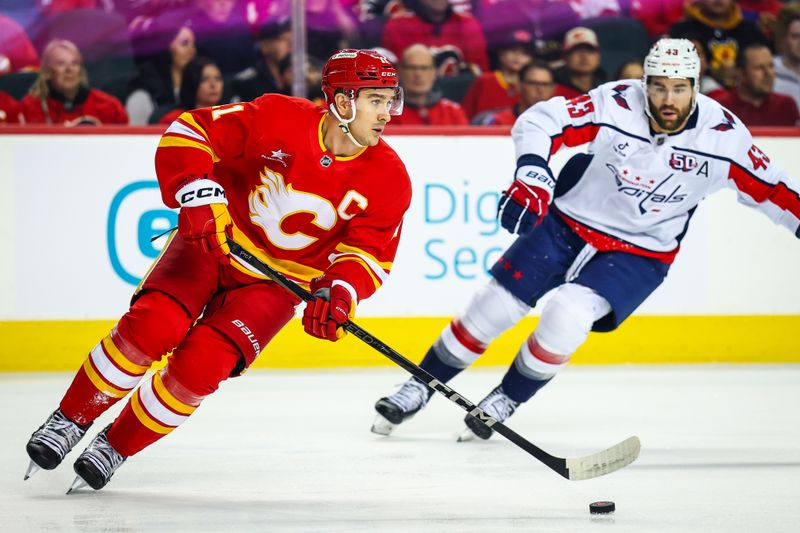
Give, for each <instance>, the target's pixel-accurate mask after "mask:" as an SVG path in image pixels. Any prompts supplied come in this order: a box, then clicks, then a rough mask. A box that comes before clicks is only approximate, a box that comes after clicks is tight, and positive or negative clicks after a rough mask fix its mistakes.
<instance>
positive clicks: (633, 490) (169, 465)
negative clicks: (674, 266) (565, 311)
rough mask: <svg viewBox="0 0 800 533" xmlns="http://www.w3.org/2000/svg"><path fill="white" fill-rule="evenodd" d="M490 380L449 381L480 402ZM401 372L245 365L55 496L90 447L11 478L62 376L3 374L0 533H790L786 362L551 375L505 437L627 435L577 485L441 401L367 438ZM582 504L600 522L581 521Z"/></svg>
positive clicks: (795, 444) (795, 509)
mask: <svg viewBox="0 0 800 533" xmlns="http://www.w3.org/2000/svg"><path fill="white" fill-rule="evenodd" d="M503 371H504V369H499V368H498V369H471V370H469V371H467V372H465V373H463V374H462V375H460V376H458V377H457V378H456V379H455V380H453V381H452V382H451V385H452V386H453V387H454V388H455V389H456V390H457V391H458V392H459V393H461V394H463V395H464V396H466V397H467V398H469V399H470V400H472V401H474V402H477V401H479V400H480V399H481V398H482V397H483V396H484V395H485V394H486V393H488V392H489V391H490V390H491V389H492V388H493V387H494V386H495V385H496V384H497V383H498V382H499V380H500V378H501V376H502V374H503ZM405 378H406V375H405V373H404V372H403V371H402V370H400V369H389V368H386V369H376V370H350V371H348V370H337V371H311V372H289V371H253V372H250V373H248V374H246V375H245V376H243V377H241V378H237V379H235V380H231V381H229V382H227V383H224V384H223V386H222V387H221V389H220V391H218V392H217V393H216V394H215V395H214V396H212V397H211V398H209V399H207V400H206V402H205V403H204V404H203V406H202V407H201V408H200V409H198V411H197V412H196V413H195V414H194V415H193V416H192V418H191V419H190V420H189V421H188V422H187V423H186V424H184V425H183V426H182V427H181V428H179V429H178V430H177V431H175V432H174V433H172V434H171V435H169V436H167V437H166V438H164V439H163V440H162V441H160V442H158V443H156V444H155V445H153V446H152V447H150V448H149V449H146V450H145V451H143V452H142V453H140V454H139V455H137V456H135V457H133V458H131V459H129V460H128V461H127V462H126V463H125V464H124V465H123V466H122V467H121V468H120V470H119V471H118V472H117V474H116V475H115V476H114V479H113V480H112V481H111V483H110V484H109V485H108V486H107V487H106V488H105V489H103V490H102V491H99V492H93V491H88V492H82V493H79V494H76V495H69V496H66V495H65V494H64V492H65V491H66V490H67V488H68V487H69V485H70V483H71V482H72V479H73V478H74V474H73V472H72V468H71V466H72V462H73V461H74V460H75V458H76V457H77V454H78V453H79V452H80V450H82V449H83V447H84V446H85V445H86V443H88V440H89V439H88V438H87V439H85V442H81V443H79V444H78V446H77V447H76V450H75V451H73V452H72V453H71V454H70V455H69V456H67V459H66V460H65V462H64V464H62V465H61V466H60V467H59V468H58V469H57V470H55V471H51V472H48V471H40V472H38V473H37V474H36V475H35V476H34V477H33V478H31V479H30V480H28V481H25V482H23V481H22V477H23V474H24V473H25V469H26V467H27V464H28V459H27V456H26V454H25V442H26V441H27V439H28V437H29V436H30V433H31V432H32V431H33V430H34V429H36V428H37V427H38V426H39V425H40V424H41V423H42V422H43V421H44V419H45V418H46V417H47V415H48V414H50V412H51V411H52V410H53V409H54V408H55V406H56V405H57V403H58V401H59V400H60V398H61V396H62V394H63V392H64V390H65V389H66V387H67V386H68V385H69V383H70V381H71V379H72V376H71V375H67V374H38V375H31V374H24V375H23V374H17V375H14V374H6V375H2V376H0V413H2V418H0V420H2V423H3V435H4V439H3V440H2V444H0V472H2V478H0V479H1V480H2V481H0V531H4V532H17V531H19V532H23V531H24V532H28V531H103V532H105V531H108V532H138V531H174V532H199V531H291V532H306V531H308V532H318V531H320V532H322V531H324V532H328V531H330V532H360V531H365V532H367V531H381V532H401V531H403V532H406V531H425V532H427V531H437V532H478V531H490V532H506V531H528V532H531V531H532V532H539V531H542V532H581V531H598V532H614V533H619V532H637V533H640V532H647V533H651V532H661V531H670V532H672V531H674V532H695V531H696V532H703V533H706V532H725V533H731V532H753V531H757V532H764V533H766V532H770V533H775V532H796V531H800V411H798V406H800V366H744V365H742V366H675V367H671V366H651V367H640V366H627V367H567V368H566V369H565V370H564V371H562V373H561V374H560V375H559V376H558V377H557V378H556V379H555V380H554V382H553V383H551V384H550V385H549V386H548V387H546V388H545V389H543V390H542V392H541V393H539V395H537V397H536V398H535V399H534V400H532V401H531V402H530V403H529V404H527V405H525V406H523V407H521V408H520V409H519V410H518V411H517V413H516V414H515V415H514V417H513V418H511V419H510V420H509V423H508V425H509V426H510V427H511V428H513V429H514V430H516V431H517V432H519V433H520V434H521V435H522V436H524V437H525V438H526V439H528V440H530V441H531V442H533V443H534V444H536V445H537V446H539V447H541V448H544V449H545V450H547V451H549V452H550V453H553V454H555V455H560V456H577V455H585V454H588V453H592V452H595V451H599V450H601V449H603V448H605V447H607V446H610V445H612V444H614V443H616V442H619V441H620V440H622V439H624V438H626V437H628V436H630V435H638V436H639V437H640V438H641V441H642V452H641V456H640V457H639V459H638V461H636V462H635V463H634V464H632V465H631V466H629V467H627V468H625V469H623V470H621V471H619V472H615V473H613V474H610V475H608V476H605V477H602V478H598V479H593V480H588V481H568V480H565V479H563V478H561V477H560V476H558V475H556V474H555V473H553V472H551V471H550V470H549V469H547V468H546V467H544V466H543V465H541V464H540V463H538V462H537V461H536V460H535V459H534V458H532V457H530V456H529V455H527V454H526V453H525V452H523V451H522V450H520V449H518V448H517V447H516V446H514V445H513V444H511V443H509V442H507V441H505V440H504V439H503V438H502V437H500V436H499V435H495V436H494V437H493V438H492V439H491V440H490V441H487V442H484V441H470V442H466V443H457V442H456V438H457V436H458V434H459V433H460V432H461V430H462V429H463V422H462V418H463V411H461V410H460V409H459V408H457V407H456V406H455V405H453V404H451V403H450V402H448V401H447V400H445V399H444V398H437V399H435V400H432V403H431V404H430V405H429V406H428V408H427V409H426V410H425V411H423V412H421V413H420V414H419V415H417V417H416V418H414V419H412V420H410V421H409V422H407V423H406V424H404V425H402V426H400V427H399V428H397V429H396V430H395V432H394V433H393V434H392V436H390V437H381V436H378V435H374V434H372V433H370V431H369V428H370V425H371V423H372V420H373V410H372V404H373V403H374V402H375V400H377V399H378V398H379V397H381V396H383V395H386V394H387V393H390V392H393V391H394V387H395V385H396V384H399V383H401V382H402V381H403V380H404V379H405ZM121 405H122V404H119V405H118V406H116V407H115V408H114V409H113V410H112V411H110V412H109V413H106V414H105V415H104V416H103V417H101V419H100V420H99V421H98V422H97V423H96V424H95V426H94V427H93V428H92V429H91V430H90V434H89V438H91V436H93V435H94V434H95V433H96V432H98V431H99V430H100V429H101V428H102V427H103V426H104V425H105V424H107V423H108V422H109V421H110V420H112V419H113V417H114V416H116V414H117V412H118V411H119V409H120V408H121ZM597 500H612V501H614V502H616V505H617V511H616V513H614V514H613V515H610V516H595V515H590V514H589V503H590V502H593V501H597Z"/></svg>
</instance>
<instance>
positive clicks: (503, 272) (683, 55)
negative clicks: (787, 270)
mask: <svg viewBox="0 0 800 533" xmlns="http://www.w3.org/2000/svg"><path fill="white" fill-rule="evenodd" d="M644 71H645V75H644V79H643V80H641V81H639V80H620V81H616V82H611V83H607V84H604V85H601V86H600V87H598V88H596V89H594V90H592V91H590V92H589V93H588V94H587V95H584V96H581V97H578V98H575V99H572V100H565V99H564V98H563V97H556V98H552V99H550V100H548V101H546V102H542V103H539V104H537V105H535V106H533V107H532V108H530V109H528V110H527V111H525V112H524V113H523V114H522V115H520V117H519V118H518V119H517V121H516V123H515V125H514V127H513V130H512V136H513V139H514V144H515V147H516V155H517V170H516V174H515V177H514V180H513V182H512V184H511V186H510V187H509V188H508V190H506V191H505V192H504V194H503V196H502V199H501V201H500V205H499V212H498V216H499V217H500V222H501V224H502V225H503V227H504V228H505V229H507V230H508V231H510V232H512V233H517V234H519V237H518V238H517V240H516V241H515V242H514V243H513V244H512V245H511V246H510V247H509V248H508V249H507V250H506V251H505V253H504V254H503V256H502V257H501V258H500V259H499V260H498V261H497V263H496V264H495V265H494V266H493V267H492V270H491V274H492V279H491V281H490V282H489V283H488V285H486V286H485V287H484V288H482V289H481V290H480V291H478V293H477V294H476V295H475V296H474V297H473V299H472V301H471V303H470V304H469V306H468V307H467V309H466V310H465V311H463V312H462V314H460V315H459V316H457V317H456V318H455V319H453V321H452V322H451V323H450V324H449V325H448V326H447V327H446V328H445V329H444V331H443V332H442V333H441V335H440V336H439V338H438V339H437V340H436V342H434V344H433V346H432V347H431V348H430V350H429V351H428V353H427V354H426V356H425V358H424V359H423V361H422V363H421V364H420V366H421V367H422V368H424V369H425V370H427V371H428V372H430V373H431V374H433V375H434V376H435V377H436V378H437V379H438V380H440V381H442V382H447V381H449V380H450V379H451V378H453V376H455V375H456V374H458V373H459V372H461V371H462V370H463V369H465V368H467V367H468V366H469V365H470V364H472V363H473V362H474V361H475V360H476V359H477V358H478V357H479V356H480V355H481V354H482V353H483V352H484V351H485V350H486V348H487V346H488V345H489V344H490V343H491V342H492V341H493V340H494V339H495V338H496V337H497V336H499V335H500V334H501V333H503V332H504V331H506V330H507V329H509V328H510V327H512V326H513V325H514V324H516V323H517V322H518V321H519V320H520V319H521V318H522V317H524V316H525V315H526V314H527V313H528V312H529V311H530V309H531V308H532V307H534V306H535V305H536V302H537V300H539V299H540V298H541V297H542V296H543V295H544V294H545V293H547V292H548V291H550V290H551V289H555V291H554V293H553V296H552V298H551V299H550V300H549V301H548V302H547V304H546V305H545V307H544V309H543V310H542V313H541V318H540V320H539V323H538V326H537V328H536V330H535V331H534V332H533V333H532V334H531V335H530V337H529V338H528V339H527V341H526V342H525V343H523V345H522V346H521V347H520V349H519V352H518V353H517V355H516V357H515V359H514V362H513V364H512V365H511V366H510V368H509V369H508V371H507V372H506V374H505V376H504V377H503V379H502V382H501V383H500V385H498V386H497V387H495V388H494V390H492V391H491V392H490V393H489V395H488V396H486V397H485V398H484V399H483V400H482V401H481V402H480V407H481V408H482V409H483V410H484V411H485V412H486V413H487V414H489V415H491V416H492V417H494V418H495V419H497V420H499V421H504V420H506V419H507V418H508V417H509V416H511V415H512V414H513V413H514V411H515V410H516V409H517V407H519V405H520V404H522V403H524V402H526V401H527V400H529V399H530V398H531V397H532V396H533V395H534V394H535V393H536V392H537V391H538V390H539V389H540V388H541V387H542V386H544V385H545V384H546V383H548V382H549V381H550V380H551V379H552V378H553V377H554V376H555V375H556V373H557V372H558V371H559V370H560V369H561V368H563V367H564V366H565V365H566V364H567V362H568V361H569V359H570V356H571V355H572V354H573V353H574V352H575V350H576V349H577V348H578V347H579V346H580V345H581V344H582V343H583V342H584V341H585V340H586V338H587V336H588V334H589V331H612V330H614V329H616V328H617V327H618V326H619V325H620V324H621V323H622V322H623V321H624V320H625V319H626V318H627V317H628V316H629V315H630V314H631V313H632V312H633V311H634V310H635V309H636V308H637V307H638V306H639V305H640V304H641V303H642V302H643V301H644V300H645V299H646V298H647V297H648V296H649V295H650V294H651V293H652V292H653V291H654V290H655V289H656V287H658V286H659V285H660V284H661V282H662V281H663V280H664V278H665V277H666V275H667V272H668V270H669V267H670V264H671V263H672V261H673V260H674V258H675V256H676V255H677V253H678V251H679V250H680V243H681V239H682V238H683V236H684V234H685V233H686V230H687V228H688V225H689V221H690V220H691V218H692V214H693V213H694V211H695V208H696V206H697V204H698V203H699V202H700V201H701V200H702V199H703V198H705V197H706V196H707V195H709V194H710V193H712V192H714V191H716V190H719V189H722V188H723V187H732V188H733V189H735V190H736V191H737V193H738V199H739V201H740V202H741V203H743V204H745V205H747V206H750V207H753V208H755V209H758V210H759V211H761V212H763V213H764V214H766V215H767V216H768V217H769V218H770V219H772V220H773V221H774V222H775V223H777V224H780V225H782V226H785V227H786V228H788V229H789V230H790V231H791V232H792V233H794V234H795V235H796V236H798V237H800V229H799V228H798V226H800V187H799V186H798V183H797V182H796V181H794V180H792V179H790V178H789V177H788V176H787V175H786V174H785V173H784V172H783V171H781V170H780V169H779V168H777V167H776V166H775V165H774V164H773V163H772V162H771V161H770V159H769V157H767V155H766V154H764V153H763V152H762V151H761V150H759V149H758V147H757V146H755V145H754V144H753V139H752V136H751V135H750V132H749V131H748V130H747V128H746V127H745V125H744V124H742V122H741V120H739V119H738V118H737V117H736V116H735V115H734V114H733V113H731V112H730V111H728V110H727V109H725V108H724V107H722V106H721V105H720V104H718V103H717V102H715V101H714V100H711V99H710V98H707V97H706V96H704V95H702V94H699V91H698V85H699V83H698V82H699V75H700V60H699V57H698V55H697V52H696V51H695V48H694V45H693V44H692V43H691V42H690V41H688V40H686V39H661V40H660V41H658V42H657V43H656V44H655V45H654V46H653V48H652V49H651V50H650V53H649V54H648V56H647V58H646V59H645V62H644ZM586 143H588V153H587V154H579V155H576V156H574V157H573V158H571V159H570V160H569V162H568V163H567V164H566V165H565V166H564V168H563V170H562V171H561V173H560V174H559V177H558V182H556V179H555V177H554V176H553V174H552V172H551V171H550V168H549V167H548V161H549V159H550V156H551V155H552V154H553V153H555V152H556V151H557V150H559V149H560V148H561V147H566V146H578V145H583V144H586ZM554 197H555V200H554V201H553V202H552V204H551V199H553V198H554ZM548 208H549V209H548ZM431 393H432V391H431V389H429V388H428V386H427V385H425V384H423V383H422V382H420V381H418V380H416V379H415V378H412V379H410V380H408V381H407V382H406V383H404V384H403V385H402V387H401V388H400V390H398V391H397V392H396V393H394V394H392V395H390V396H388V397H385V398H381V399H380V400H378V402H377V403H376V404H375V409H376V411H377V412H378V417H377V418H376V421H375V424H374V425H373V428H372V430H373V431H374V432H376V433H381V434H389V433H390V432H391V430H392V428H393V427H394V426H395V425H397V424H399V423H401V422H403V421H404V420H406V419H407V418H409V417H410V416H412V415H413V414H414V413H416V412H417V411H419V410H420V409H421V408H423V407H424V406H425V405H426V403H427V402H428V400H429V399H430V397H431ZM465 422H466V424H467V427H468V429H467V431H465V432H464V434H463V435H462V439H465V438H471V437H472V436H474V435H477V436H478V437H481V438H483V439H488V438H489V437H490V436H491V434H492V430H491V429H490V428H489V427H487V426H486V425H484V424H483V423H482V422H480V421H479V420H477V419H476V418H474V417H471V416H470V415H467V417H466V418H465ZM460 440H461V439H460Z"/></svg>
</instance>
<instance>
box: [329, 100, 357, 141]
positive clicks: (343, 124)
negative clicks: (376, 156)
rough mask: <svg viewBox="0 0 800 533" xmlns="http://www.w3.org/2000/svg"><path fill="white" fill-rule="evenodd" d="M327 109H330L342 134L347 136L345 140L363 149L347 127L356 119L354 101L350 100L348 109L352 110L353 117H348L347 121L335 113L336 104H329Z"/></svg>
mask: <svg viewBox="0 0 800 533" xmlns="http://www.w3.org/2000/svg"><path fill="white" fill-rule="evenodd" d="M328 107H329V108H330V110H331V113H333V116H334V117H336V120H338V121H339V129H341V130H342V132H343V133H344V134H345V135H347V138H348V139H350V142H351V143H353V144H355V145H356V146H358V147H359V148H364V145H363V144H361V143H360V142H358V141H357V140H356V138H355V137H353V134H352V133H350V126H349V125H348V124H350V123H351V122H353V121H354V120H355V119H356V102H355V100H353V99H352V98H351V99H350V107H352V108H353V116H352V117H350V118H349V119H344V118H342V116H341V115H340V114H339V112H338V111H336V104H335V103H331V105H330V106H328Z"/></svg>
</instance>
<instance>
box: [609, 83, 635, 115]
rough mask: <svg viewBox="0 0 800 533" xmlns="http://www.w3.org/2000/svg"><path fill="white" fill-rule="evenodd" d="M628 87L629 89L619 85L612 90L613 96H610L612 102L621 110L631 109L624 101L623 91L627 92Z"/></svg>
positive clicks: (622, 84)
mask: <svg viewBox="0 0 800 533" xmlns="http://www.w3.org/2000/svg"><path fill="white" fill-rule="evenodd" d="M628 87H630V85H626V84H624V83H620V84H619V85H617V86H616V87H614V89H613V91H614V94H613V95H612V98H614V101H615V102H616V103H617V105H618V106H620V107H621V108H623V109H630V108H631V106H629V105H628V101H627V100H626V99H625V91H627V90H628Z"/></svg>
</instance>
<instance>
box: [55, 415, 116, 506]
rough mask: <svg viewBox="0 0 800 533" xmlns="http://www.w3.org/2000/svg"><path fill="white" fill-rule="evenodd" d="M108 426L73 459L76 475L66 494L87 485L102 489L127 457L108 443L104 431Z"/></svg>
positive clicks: (105, 431) (106, 430)
mask: <svg viewBox="0 0 800 533" xmlns="http://www.w3.org/2000/svg"><path fill="white" fill-rule="evenodd" d="M110 427H111V425H110V424H109V425H108V426H106V428H105V429H104V430H103V431H101V432H100V434H98V435H97V436H96V437H95V438H94V440H92V442H90V443H89V446H87V447H86V449H85V450H84V451H83V453H82V454H80V455H79V456H78V459H76V460H75V465H74V467H73V468H74V469H75V473H76V474H78V477H76V478H75V481H73V482H72V486H71V487H70V488H69V490H68V491H67V494H69V493H70V492H72V491H74V490H78V489H80V488H83V487H85V486H87V485H88V486H90V487H92V488H93V489H94V490H100V489H102V488H103V487H105V486H106V484H107V483H108V482H109V481H110V480H111V476H113V475H114V472H116V470H117V468H119V467H120V465H121V464H122V463H124V462H125V459H127V458H126V457H123V456H122V455H120V454H119V452H117V450H115V449H114V448H113V447H112V446H111V444H109V443H108V439H107V438H106V433H108V428H110Z"/></svg>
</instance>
